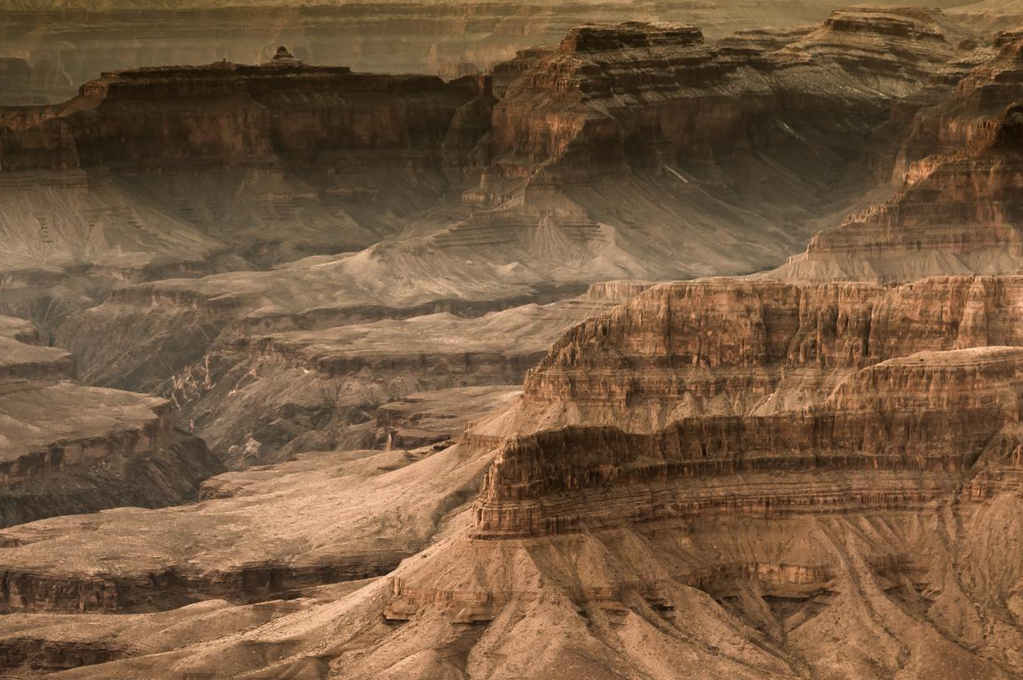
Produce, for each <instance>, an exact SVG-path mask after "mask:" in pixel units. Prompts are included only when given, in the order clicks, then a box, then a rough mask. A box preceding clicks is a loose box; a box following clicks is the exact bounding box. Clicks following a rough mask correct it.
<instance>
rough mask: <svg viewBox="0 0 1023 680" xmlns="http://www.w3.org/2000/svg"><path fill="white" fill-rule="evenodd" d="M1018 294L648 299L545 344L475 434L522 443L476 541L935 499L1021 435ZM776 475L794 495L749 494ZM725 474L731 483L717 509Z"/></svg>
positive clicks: (940, 282)
mask: <svg viewBox="0 0 1023 680" xmlns="http://www.w3.org/2000/svg"><path fill="white" fill-rule="evenodd" d="M1020 283H1021V282H1020V281H1019V280H1017V279H970V278H963V279H928V280H926V281H922V282H920V283H917V284H913V285H910V286H906V287H903V288H896V289H885V288H879V287H875V286H871V285H864V284H832V285H823V286H812V285H810V286H794V285H787V284H775V283H753V282H737V281H732V280H720V281H710V282H706V283H692V284H673V285H664V286H659V287H656V288H654V289H653V290H651V291H649V292H647V293H645V294H643V295H640V296H639V297H638V298H637V299H636V300H635V301H633V302H632V303H630V304H628V305H625V306H623V307H621V308H619V309H617V310H615V311H614V312H612V313H610V314H609V315H605V316H604V317H599V318H597V319H595V320H593V321H590V322H587V323H584V324H582V325H581V326H579V327H577V328H576V329H574V330H573V331H572V332H571V333H570V334H569V335H568V336H566V337H565V338H564V339H563V340H562V341H560V342H559V343H556V344H555V346H554V348H553V349H552V351H551V354H550V355H549V356H548V358H547V359H546V360H545V361H544V362H542V363H541V365H540V366H539V367H538V368H537V369H536V370H534V371H532V372H531V373H530V375H529V377H528V378H527V380H526V388H525V393H524V396H523V402H522V407H521V408H522V412H521V413H519V414H516V415H515V419H514V420H512V419H510V418H509V417H508V416H507V415H501V416H499V417H496V418H495V419H494V423H493V425H491V426H488V425H487V424H486V423H484V424H482V425H481V426H480V428H479V431H480V434H481V435H484V434H488V433H489V432H491V431H493V430H495V429H497V428H500V427H509V423H512V422H514V423H515V426H514V431H515V432H516V433H517V434H520V437H519V438H516V439H513V440H511V441H509V442H508V443H507V444H504V445H503V448H502V449H501V452H500V453H499V455H498V460H497V462H496V463H495V465H494V467H493V468H492V470H491V472H490V473H489V475H488V478H487V483H486V485H485V488H484V492H483V497H482V499H481V502H480V505H479V506H478V510H477V512H478V514H477V518H476V522H477V530H478V532H479V534H480V535H482V536H501V535H533V534H540V535H543V534H547V533H558V532H561V531H578V530H580V529H581V528H582V527H600V526H602V524H601V523H602V521H603V520H601V517H604V518H605V519H606V520H607V521H611V522H617V521H619V520H620V519H621V518H622V517H635V518H637V520H640V519H642V520H646V519H658V518H664V517H676V516H688V515H691V514H693V513H695V512H710V513H715V512H722V511H723V512H726V513H730V512H736V513H742V514H747V513H754V514H768V515H773V514H776V513H777V514H783V513H785V512H808V511H813V508H814V507H817V506H820V507H821V508H822V509H827V508H831V507H832V506H833V504H838V505H839V506H841V505H843V504H845V503H848V504H849V505H848V506H847V507H849V508H868V507H875V506H876V507H879V508H887V507H892V506H899V505H900V504H906V503H908V504H914V503H923V502H927V501H929V500H933V499H934V498H935V497H949V496H950V495H952V494H953V493H954V490H955V487H956V485H957V484H959V483H961V482H960V477H961V474H962V471H963V470H966V469H968V468H970V467H971V466H972V465H973V463H974V462H975V461H976V460H977V459H978V457H980V456H981V454H982V453H983V452H984V450H985V447H986V446H988V445H989V442H990V441H991V440H992V438H994V437H995V436H996V435H997V434H998V433H999V432H1000V431H1001V430H1002V428H1003V427H1006V426H1008V425H1011V424H1013V423H1014V422H1015V421H1016V419H1017V418H1018V417H1019V409H1018V405H1017V403H1018V400H1019V397H1018V394H1017V390H1018V382H1017V381H1018V375H1019V373H1018V372H1019V369H1020V364H1019V362H1020V357H1021V355H1020V351H1019V350H1017V349H1010V348H1009V347H1010V346H1011V347H1018V346H1020V345H1021V338H1020V336H1019V335H1018V334H1017V333H1016V332H1015V331H1014V330H1013V321H1012V320H1011V319H1013V318H1015V314H1016V311H1015V310H1016V309H1017V308H1018V305H1019V301H1018V300H1017V298H1018V297H1019V296H1020V294H1021V291H1023V289H1021V288H1020ZM911 320H912V321H911ZM909 324H911V325H909ZM530 426H532V427H533V428H535V430H537V431H536V432H535V433H534V434H529V435H526V436H521V433H522V432H523V431H524V430H526V429H527V428H529V427H530ZM552 426H553V427H557V428H558V429H547V428H550V427H552ZM556 451H557V452H559V453H555V452H556ZM561 451H564V453H560V452H561ZM780 473H784V474H791V475H792V476H793V478H798V477H800V475H808V476H809V477H811V478H812V481H811V482H810V483H808V486H807V490H806V495H805V496H801V495H799V494H798V493H796V492H795V490H794V489H786V493H785V494H784V495H782V496H780V497H777V498H776V497H773V496H767V497H765V496H763V495H762V494H763V491H762V490H761V489H762V488H767V487H766V486H765V487H761V486H759V485H757V484H751V483H749V477H753V478H754V479H755V478H758V477H760V478H763V479H765V480H766V479H768V478H770V476H771V475H778V474H780ZM871 474H877V475H879V476H880V477H882V478H884V479H885V481H883V482H880V483H879V484H880V488H878V485H874V484H872V483H871V482H868V481H866V479H867V478H868V477H870V476H871ZM722 475H725V476H732V475H734V476H735V478H736V479H742V483H741V484H740V485H739V486H738V487H737V488H736V489H734V490H729V487H728V486H727V485H726V484H723V483H721V482H720V481H719V480H720V477H721V476H722ZM821 477H823V478H830V479H829V480H828V482H827V484H826V485H825V486H824V488H826V489H828V490H827V491H824V490H823V489H822V488H821V487H820V486H819V478H821ZM933 477H937V478H939V479H940V478H944V481H943V482H940V481H937V480H936V479H932V478H933ZM705 478H707V479H709V480H713V481H708V482H706V484H708V485H709V488H708V489H704V488H702V487H703V482H701V480H702V479H705ZM651 485H653V486H654V488H655V489H657V491H656V492H651V491H650V487H651ZM867 488H869V489H870V491H866V490H865V489H867ZM587 489H591V490H592V491H590V492H587V491H586V490H587ZM639 489H642V491H639ZM676 490H677V493H676ZM636 492H638V493H639V494H640V495H639V496H638V497H637V496H635V495H634V493H636ZM864 493H865V494H866V495H861V494H864ZM572 497H574V498H576V499H578V500H577V502H579V503H580V505H579V506H578V507H575V508H574V509H573V507H574V503H573V502H572V501H570V500H569V498H572ZM595 497H599V498H600V499H601V500H600V501H599V502H596V501H595V500H594V498H595ZM637 498H642V499H643V501H642V502H641V503H639V505H637V506H632V503H634V502H635V501H636V500H637ZM576 512H581V513H584V516H578V515H576V514H574V513H576Z"/></svg>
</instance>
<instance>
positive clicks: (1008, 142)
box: [774, 35, 1023, 281]
mask: <svg viewBox="0 0 1023 680" xmlns="http://www.w3.org/2000/svg"><path fill="white" fill-rule="evenodd" d="M996 45H997V46H998V48H997V49H998V53H997V56H996V57H995V58H993V59H991V60H989V61H986V62H984V63H983V64H981V65H979V66H977V67H975V68H974V69H973V71H972V72H971V73H970V74H969V76H967V77H966V78H964V79H963V80H962V81H960V82H959V84H958V85H957V86H956V88H955V90H954V92H953V93H952V94H951V95H950V96H948V97H947V98H945V99H943V100H942V101H940V102H938V103H936V104H934V105H932V106H929V107H926V108H924V109H922V110H921V111H920V112H919V113H918V114H917V115H916V118H915V120H914V123H913V127H912V131H911V134H910V135H909V137H908V139H907V141H906V142H905V144H904V145H903V147H902V150H901V152H900V154H899V158H898V160H897V163H896V166H895V168H896V170H895V171H896V173H897V174H900V175H901V177H902V184H901V187H900V188H899V191H898V193H897V194H896V195H895V196H894V197H893V198H891V199H890V200H888V201H886V202H885V203H881V204H878V205H875V206H873V207H871V208H870V209H868V210H866V211H865V212H863V213H861V214H858V215H855V216H853V217H850V218H848V219H847V220H846V221H845V222H844V224H842V226H840V227H837V228H834V229H829V230H825V231H823V232H821V233H819V234H818V235H817V236H815V237H814V238H813V239H812V240H811V241H810V244H809V246H808V247H807V250H806V252H805V253H804V254H803V255H800V256H797V257H794V258H792V259H791V260H790V261H789V262H788V263H787V264H786V265H785V266H783V267H781V268H780V269H779V270H778V272H777V273H776V274H774V275H775V276H778V277H781V278H794V279H813V280H828V279H855V280H881V281H905V280H911V279H913V278H918V277H922V276H930V275H938V274H942V273H946V274H947V273H976V274H1004V273H1014V272H1016V271H1017V270H1018V269H1019V267H1020V263H1021V259H1020V234H1019V230H1020V224H1021V222H1020V209H1019V205H1018V201H1017V195H1018V193H1019V187H1018V184H1019V166H1020V152H1021V150H1023V147H1021V145H1020V124H1021V115H1023V111H1021V110H1020V108H1019V105H1018V104H1016V103H1015V102H1016V101H1018V99H1019V98H1020V97H1021V96H1023V91H1021V90H1020V87H1019V74H1020V72H1021V71H1020V66H1021V62H1020V54H1021V50H1023V43H1021V42H1020V41H1019V40H1017V39H1012V38H1011V36H1005V35H1003V36H1000V37H999V38H998V39H997V40H996ZM928 154H930V155H928Z"/></svg>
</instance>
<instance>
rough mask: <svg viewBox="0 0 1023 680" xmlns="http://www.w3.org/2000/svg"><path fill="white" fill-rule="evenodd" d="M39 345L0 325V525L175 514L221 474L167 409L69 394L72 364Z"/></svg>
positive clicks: (94, 393) (32, 336)
mask: <svg viewBox="0 0 1023 680" xmlns="http://www.w3.org/2000/svg"><path fill="white" fill-rule="evenodd" d="M38 340H39V333H38V331H36V330H35V329H34V328H33V327H32V325H31V324H29V323H27V322H23V321H20V320H15V319H9V318H7V317H0V424H2V430H0V524H3V525H4V526H11V525H13V524H20V523H22V522H28V521H32V520H35V519H40V518H43V517H50V516H53V515H62V514H76V513H83V512H95V511H97V510H101V509H104V508H110V507H116V506H119V505H136V506H142V507H160V506H164V505H174V504H177V503H182V502H185V501H188V500H192V499H194V498H195V496H196V494H197V492H198V486H199V483H200V482H201V481H202V480H203V479H205V478H206V477H208V476H210V475H212V474H216V473H217V472H220V471H221V470H222V469H223V468H222V467H221V465H220V463H219V462H217V460H216V459H215V458H213V457H212V455H211V454H210V452H209V450H208V449H207V448H206V445H205V444H204V443H203V442H202V441H201V440H199V439H196V438H195V437H192V436H189V435H186V434H183V433H181V432H179V431H177V430H175V428H174V414H173V412H172V410H171V406H170V404H169V403H168V402H167V401H166V400H163V399H159V398H155V397H147V396H144V395H139V394H132V393H128V392H118V391H115V390H104V389H97V388H88V387H81V386H78V385H75V384H73V383H71V382H69V381H70V379H72V378H73V377H74V373H75V366H74V361H73V360H72V358H71V356H70V355H69V354H67V353H66V352H63V351H61V350H58V349H54V348H50V347H43V346H39V345H30V344H25V343H24V342H23V341H30V342H31V341H38Z"/></svg>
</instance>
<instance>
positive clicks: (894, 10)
mask: <svg viewBox="0 0 1023 680" xmlns="http://www.w3.org/2000/svg"><path fill="white" fill-rule="evenodd" d="M938 16H941V11H940V10H935V9H928V8H924V7H888V6H884V5H857V6H854V7H849V8H846V9H841V10H836V11H834V12H832V13H831V16H829V17H828V18H827V19H826V20H825V21H824V30H827V31H834V32H836V33H865V34H874V35H890V36H895V37H899V38H907V39H910V40H925V41H927V40H929V41H934V42H946V40H945V35H944V33H942V31H941V27H940V26H939V24H938V23H937V21H935V18H936V17H938Z"/></svg>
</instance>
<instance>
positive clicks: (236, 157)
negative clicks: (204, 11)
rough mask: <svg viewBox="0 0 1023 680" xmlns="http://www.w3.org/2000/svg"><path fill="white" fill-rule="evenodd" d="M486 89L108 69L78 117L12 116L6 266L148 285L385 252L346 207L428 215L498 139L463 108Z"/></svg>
mask: <svg viewBox="0 0 1023 680" xmlns="http://www.w3.org/2000/svg"><path fill="white" fill-rule="evenodd" d="M486 87H487V86H486V83H485V81H482V80H480V79H472V78H466V79H461V80H458V81H454V82H451V83H444V82H442V81H441V80H440V79H439V78H436V77H427V76H367V75H360V74H354V73H352V72H351V70H350V69H348V68H345V67H336V68H325V67H320V68H314V67H310V66H307V65H305V64H303V63H302V62H299V61H298V60H295V59H273V60H271V61H270V62H268V63H266V64H263V65H261V66H239V65H234V64H231V63H228V62H218V63H215V64H211V65H207V66H200V67H182V68H152V69H141V70H135V71H123V72H114V73H108V74H106V75H104V76H103V77H101V78H100V79H98V80H95V81H90V82H88V83H86V84H85V85H83V86H82V88H81V94H80V95H79V96H78V97H76V98H75V99H72V100H70V101H68V102H66V103H65V104H62V105H55V106H47V107H34V108H33V107H29V108H13V109H0V183H2V184H3V185H4V187H5V189H4V191H5V194H8V193H9V201H5V206H4V209H3V211H4V212H3V217H4V219H3V224H4V233H5V235H6V237H7V238H8V239H9V241H10V243H11V248H10V249H9V250H8V251H7V252H6V253H5V258H6V261H5V262H4V263H2V264H3V266H4V267H5V268H14V267H17V268H20V269H26V268H28V267H29V266H30V265H31V264H35V265H36V266H39V267H49V268H53V267H64V268H65V269H67V268H71V267H74V266H77V267H79V269H80V270H82V269H84V271H85V273H89V271H90V268H91V270H92V272H93V273H94V274H95V275H96V276H97V277H98V278H102V277H103V275H104V274H106V276H107V277H108V278H110V277H114V278H116V279H120V280H123V279H125V278H126V279H129V280H131V279H136V280H138V279H147V278H154V277H161V276H167V275H173V274H194V273H196V272H209V271H211V270H212V271H216V270H217V269H218V268H244V264H243V263H244V262H245V261H248V262H252V263H256V264H265V263H266V262H268V261H269V262H272V261H274V259H275V258H276V259H289V258H292V257H294V256H296V255H300V254H303V252H310V251H311V252H317V251H319V252H322V251H324V250H326V251H329V252H337V251H339V250H347V249H351V248H353V247H362V246H366V245H369V244H370V243H372V242H374V241H375V240H377V238H379V234H378V231H377V230H378V229H379V226H378V225H377V224H376V223H375V222H373V221H372V219H371V218H369V217H368V215H367V211H365V209H364V208H359V214H356V215H355V216H353V214H352V213H350V212H348V211H346V206H348V208H349V209H350V210H354V208H353V207H352V205H353V204H359V205H361V204H362V202H363V200H364V199H365V198H366V192H369V193H370V194H372V193H373V192H378V191H381V188H382V187H385V186H388V185H392V184H393V185H396V188H395V190H394V193H393V194H392V195H391V196H389V197H388V198H387V199H385V200H383V201H381V203H386V207H384V208H383V210H385V211H394V212H397V213H400V212H401V211H402V210H403V208H402V202H403V201H407V200H409V196H410V192H409V191H408V190H402V189H401V188H400V184H401V182H402V181H405V182H408V181H415V182H417V183H418V184H419V185H420V188H419V191H418V195H417V196H416V198H415V201H416V204H417V207H419V206H422V205H424V203H425V202H428V201H429V198H428V197H429V196H430V194H431V189H432V190H433V192H432V193H434V195H435V194H436V193H437V192H438V191H439V190H440V189H441V188H442V187H443V185H444V182H445V180H444V172H445V167H447V166H449V165H450V166H452V167H455V168H457V167H460V165H461V164H463V163H464V162H465V155H466V154H467V153H468V152H469V151H470V150H471V145H472V144H475V140H476V139H478V138H479V137H480V136H481V135H482V134H483V133H484V131H485V130H483V129H477V130H475V131H473V129H472V126H473V125H479V124H480V123H479V121H477V120H476V119H475V118H473V117H472V116H469V115H465V114H464V113H463V112H462V109H463V108H464V107H468V108H469V109H471V110H475V108H476V107H482V110H483V111H485V110H486V107H487V105H488V104H487V101H488V99H487V97H488V95H487V90H486ZM483 122H484V123H485V118H484V121H483ZM463 139H466V140H469V143H470V146H469V147H468V148H466V147H465V146H464V145H463V142H462V140H463ZM154 173H158V174H159V177H156V176H154ZM413 178H414V179H413ZM431 184H432V187H431V186H430V185H431ZM353 197H354V198H353ZM31 206H43V207H41V208H38V207H37V208H35V209H33V208H32V207H31ZM406 206H407V203H406ZM370 212H372V211H370ZM30 216H31V217H30ZM33 222H34V223H33ZM229 253H230V255H231V256H232V257H233V258H234V260H232V259H231V258H229V257H226V256H227V255H228V254H229ZM238 258H244V260H241V261H238ZM175 269H176V271H175ZM111 270H112V271H111Z"/></svg>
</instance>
